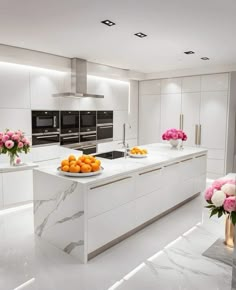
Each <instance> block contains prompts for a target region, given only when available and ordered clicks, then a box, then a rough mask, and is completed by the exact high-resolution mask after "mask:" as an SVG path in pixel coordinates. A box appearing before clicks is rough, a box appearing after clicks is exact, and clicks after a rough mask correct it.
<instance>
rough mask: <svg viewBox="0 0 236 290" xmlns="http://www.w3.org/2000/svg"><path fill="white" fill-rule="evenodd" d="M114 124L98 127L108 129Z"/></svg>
mask: <svg viewBox="0 0 236 290" xmlns="http://www.w3.org/2000/svg"><path fill="white" fill-rule="evenodd" d="M112 127H113V126H112V125H110V126H100V127H98V128H100V129H108V128H112Z"/></svg>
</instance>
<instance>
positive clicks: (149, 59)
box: [0, 0, 236, 73]
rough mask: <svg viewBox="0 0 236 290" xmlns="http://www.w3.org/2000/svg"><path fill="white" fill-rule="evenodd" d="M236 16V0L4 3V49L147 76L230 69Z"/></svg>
mask: <svg viewBox="0 0 236 290" xmlns="http://www.w3.org/2000/svg"><path fill="white" fill-rule="evenodd" d="M235 11H236V1H235V0H146V1H145V0H136V1H135V0H93V1H91V0H0V43H2V44H8V45H12V46H18V47H24V48H28V49H33V50H39V51H43V52H48V53H52V54H57V55H62V56H67V57H79V58H84V59H87V60H88V61H92V62H98V63H103V64H107V65H111V66H116V67H120V68H124V69H131V70H136V71H140V72H145V73H152V72H160V71H166V70H176V69H186V68H194V67H201V66H211V65H228V64H234V63H236V36H235V28H236V17H235ZM105 19H110V20H112V21H114V22H115V23H116V24H117V25H115V26H113V27H108V26H105V25H103V24H101V23H100V21H102V20H105ZM140 31H141V32H143V33H145V34H148V37H146V38H143V39H140V38H138V37H135V36H134V35H133V34H134V33H136V32H140ZM187 50H194V51H195V52H196V54H195V55H189V56H187V55H184V54H183V52H184V51H187ZM202 56H208V57H209V58H210V61H202V60H201V59H200V57H202Z"/></svg>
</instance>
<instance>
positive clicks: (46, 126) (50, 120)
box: [32, 111, 59, 134]
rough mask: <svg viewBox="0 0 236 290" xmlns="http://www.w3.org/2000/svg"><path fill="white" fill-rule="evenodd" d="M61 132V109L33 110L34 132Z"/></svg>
mask: <svg viewBox="0 0 236 290" xmlns="http://www.w3.org/2000/svg"><path fill="white" fill-rule="evenodd" d="M55 132H59V111H32V134H38V133H55Z"/></svg>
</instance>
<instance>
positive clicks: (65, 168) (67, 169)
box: [61, 165, 70, 172]
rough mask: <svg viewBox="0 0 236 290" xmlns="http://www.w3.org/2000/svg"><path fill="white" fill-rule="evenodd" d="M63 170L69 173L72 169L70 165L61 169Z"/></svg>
mask: <svg viewBox="0 0 236 290" xmlns="http://www.w3.org/2000/svg"><path fill="white" fill-rule="evenodd" d="M61 170H62V171H66V172H68V171H69V170H70V167H69V165H64V166H62V167H61Z"/></svg>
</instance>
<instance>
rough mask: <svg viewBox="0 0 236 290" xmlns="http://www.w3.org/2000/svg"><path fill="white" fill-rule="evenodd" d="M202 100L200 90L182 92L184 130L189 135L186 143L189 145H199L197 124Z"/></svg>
mask: <svg viewBox="0 0 236 290" xmlns="http://www.w3.org/2000/svg"><path fill="white" fill-rule="evenodd" d="M200 100H201V93H200V92H199V93H183V94H182V114H183V131H184V132H185V133H186V134H187V136H188V139H187V141H186V142H184V143H185V145H187V146H195V145H197V143H196V141H197V140H196V133H197V132H196V125H198V124H199V118H200Z"/></svg>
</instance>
